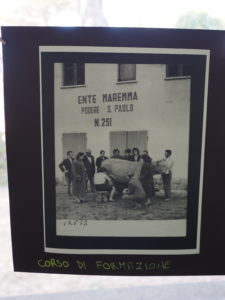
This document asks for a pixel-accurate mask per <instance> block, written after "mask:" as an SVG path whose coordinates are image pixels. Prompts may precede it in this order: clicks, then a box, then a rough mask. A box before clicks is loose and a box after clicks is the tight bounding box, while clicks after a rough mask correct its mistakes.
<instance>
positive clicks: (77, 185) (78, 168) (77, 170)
mask: <svg viewBox="0 0 225 300" xmlns="http://www.w3.org/2000/svg"><path fill="white" fill-rule="evenodd" d="M83 158H84V153H83V152H79V153H78V154H77V156H76V159H75V160H74V162H73V165H72V170H71V171H72V186H73V197H74V199H75V200H76V202H78V203H80V202H84V201H85V190H86V173H85V167H84V162H83Z"/></svg>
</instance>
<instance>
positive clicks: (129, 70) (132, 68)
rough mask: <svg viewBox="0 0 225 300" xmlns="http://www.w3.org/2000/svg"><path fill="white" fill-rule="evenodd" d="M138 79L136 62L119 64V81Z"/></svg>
mask: <svg viewBox="0 0 225 300" xmlns="http://www.w3.org/2000/svg"><path fill="white" fill-rule="evenodd" d="M131 80H136V65H135V64H119V65H118V82H122V81H131Z"/></svg>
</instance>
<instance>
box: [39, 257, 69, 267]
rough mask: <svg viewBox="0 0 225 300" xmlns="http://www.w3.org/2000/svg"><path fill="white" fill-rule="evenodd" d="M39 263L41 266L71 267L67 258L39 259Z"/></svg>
mask: <svg viewBox="0 0 225 300" xmlns="http://www.w3.org/2000/svg"><path fill="white" fill-rule="evenodd" d="M37 264H38V266H39V267H41V268H48V269H49V268H53V269H58V268H59V269H61V268H64V269H67V268H69V266H70V264H69V262H68V261H67V260H62V261H61V260H60V259H55V258H50V259H38V261H37Z"/></svg>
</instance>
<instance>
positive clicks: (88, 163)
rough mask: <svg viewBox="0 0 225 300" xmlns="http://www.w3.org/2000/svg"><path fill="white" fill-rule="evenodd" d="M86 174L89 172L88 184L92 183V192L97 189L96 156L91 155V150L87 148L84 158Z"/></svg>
mask: <svg viewBox="0 0 225 300" xmlns="http://www.w3.org/2000/svg"><path fill="white" fill-rule="evenodd" d="M83 162H84V166H85V170H86V174H87V185H88V182H89V183H90V189H91V191H92V192H94V191H95V186H94V174H95V159H94V156H93V155H91V150H90V149H87V150H86V155H85V156H84V158H83Z"/></svg>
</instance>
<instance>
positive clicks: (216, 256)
mask: <svg viewBox="0 0 225 300" xmlns="http://www.w3.org/2000/svg"><path fill="white" fill-rule="evenodd" d="M2 38H3V40H4V41H5V42H6V44H5V45H4V46H3V63H4V98H5V118H6V145H7V162H8V178H9V195H10V214H11V232H12V247H13V261H14V269H15V271H23V272H44V273H63V274H67V273H68V274H98V275H163V276H164V275H209V274H218V275H219V274H225V257H224V253H225V242H224V234H225V226H224V225H225V224H224V213H225V202H224V199H225V191H224V189H223V185H224V183H223V176H224V175H223V173H224V172H223V170H224V169H225V160H224V157H223V153H224V152H225V151H224V150H225V149H224V148H225V144H224V138H223V137H224V134H225V130H224V128H225V126H224V117H223V108H224V95H225V84H224V80H225V49H224V48H225V32H224V31H205V30H179V29H137V28H59V27H58V28H57V27H52V28H51V27H3V28H2ZM39 46H63V47H65V48H66V46H82V47H88V46H92V47H112V49H113V48H114V49H115V48H116V47H118V48H125V47H127V49H129V48H130V49H132V48H139V49H144V48H149V49H151V48H152V49H155V48H157V49H187V50H188V49H190V50H195V49H196V50H209V56H210V63H209V73H208V75H209V81H208V84H207V88H208V97H207V95H205V94H204V93H205V87H206V84H205V80H206V76H205V74H206V69H207V65H206V56H205V55H194V54H192V55H188V54H183V55H181V54H179V55H178V54H176V53H175V52H174V54H162V53H160V54H157V53H155V54H153V53H151V54H143V53H133V54H132V53H125V54H124V53H123V54H122V53H115V52H113V51H112V52H113V53H104V54H103V53H98V52H95V53H93V52H91V51H89V52H88V51H87V52H85V53H83V52H82V51H81V52H76V53H74V52H73V53H67V52H63V51H55V52H48V53H47V52H42V53H41V54H40V57H39ZM128 52H129V51H128ZM140 52H141V51H140ZM203 52H204V51H203ZM39 58H40V60H39ZM71 59H75V60H76V59H78V60H79V61H84V62H85V63H86V62H87V63H115V62H116V63H124V62H125V63H126V62H127V63H142V64H147V63H151V64H169V63H177V64H179V63H180V64H182V63H187V62H188V63H190V64H191V66H192V67H191V76H192V79H193V80H192V86H191V99H190V100H191V108H190V142H189V165H188V185H189V186H188V201H187V232H186V236H185V237H132V236H129V237H118V236H117V237H111V236H104V237H100V236H79V237H76V236H59V235H57V234H56V217H55V216H56V202H55V188H54V181H55V173H54V172H55V170H54V151H55V149H54V147H55V146H54V100H53V99H54V80H53V77H54V74H53V72H54V63H58V62H59V63H61V62H66V61H68V60H69V61H70V60H71ZM40 66H41V68H40ZM40 72H41V74H40ZM40 80H41V83H42V95H41V94H40ZM41 97H42V109H41V106H40V98H41ZM204 102H205V103H204ZM206 102H207V106H206ZM206 107H207V111H205V120H206V123H205V124H204V108H205V109H206ZM41 116H42V119H41ZM41 125H42V127H41ZM204 126H205V128H204V130H203V127H204ZM41 128H42V129H43V132H42V129H41ZM205 132H206V135H205ZM203 135H204V137H203ZM42 139H43V149H42V146H41V145H42ZM204 139H205V142H204V143H202V140H204ZM202 148H203V149H202ZM204 149H205V151H203V150H204ZM42 150H43V153H42ZM42 154H43V155H42ZM203 158H204V160H203ZM42 159H43V164H42ZM201 168H202V169H204V173H203V174H202V178H200V177H201ZM43 174H44V176H43ZM43 177H44V181H43ZM199 185H202V189H200V190H201V192H202V197H201V201H200V202H199V193H200V192H199ZM43 186H44V193H43ZM43 200H44V201H43ZM46 248H50V249H58V251H56V252H54V251H53V252H52V253H50V251H48V252H46ZM195 248H199V249H198V251H196V252H193V253H190V254H187V253H185V252H184V253H182V252H180V253H179V251H178V252H177V253H178V254H176V253H175V252H176V251H175V250H188V249H195ZM60 249H61V250H62V251H60ZM63 249H67V253H68V254H66V253H65V251H64V250H63ZM73 249H78V250H79V251H78V252H77V253H74V252H73V251H72V252H70V250H73ZM82 250H84V251H83V253H82ZM85 250H89V252H86V251H85ZM91 250H95V251H93V253H91ZM98 250H99V253H98ZM105 250H107V251H108V250H109V251H108V252H107V251H105ZM110 250H112V251H111V252H110ZM114 250H119V251H115V252H114ZM120 250H121V253H120ZM126 250H127V253H126ZM129 250H132V252H129ZM139 250H144V251H145V250H146V252H143V254H141V253H142V252H140V251H139ZM148 250H155V252H154V254H148ZM157 250H159V251H158V253H157ZM164 250H171V251H175V252H174V253H173V252H169V251H168V252H166V251H165V252H163V251H164ZM104 251H105V252H104ZM135 251H137V253H135ZM75 252H76V251H75ZM69 253H70V254H69ZM101 253H102V254H101ZM122 253H123V254H122ZM149 253H151V252H149ZM170 253H173V254H170Z"/></svg>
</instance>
